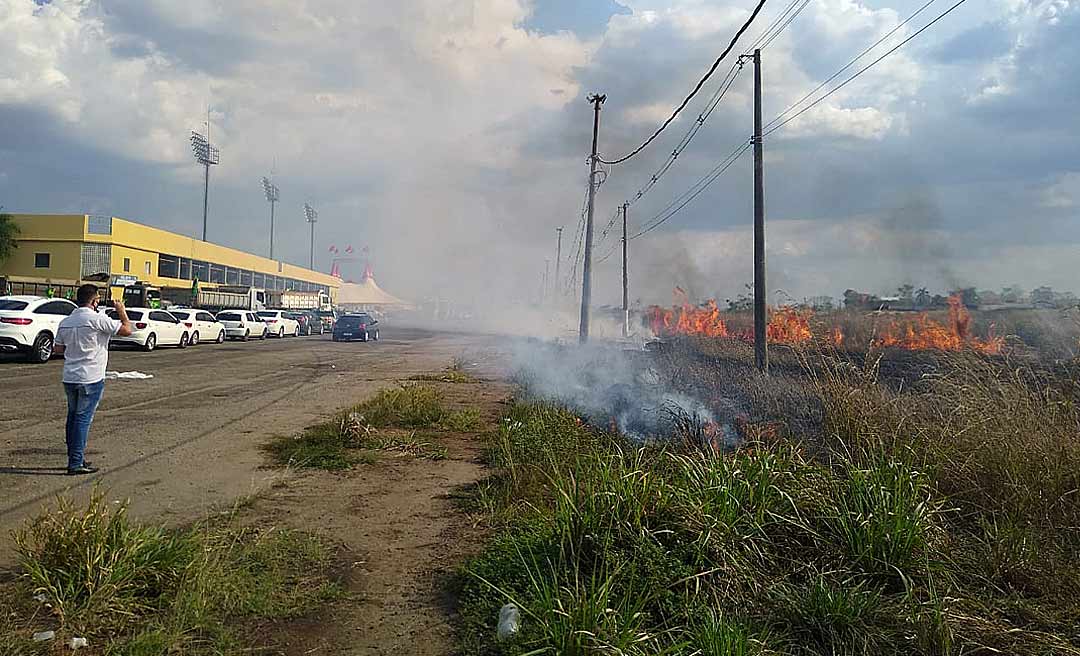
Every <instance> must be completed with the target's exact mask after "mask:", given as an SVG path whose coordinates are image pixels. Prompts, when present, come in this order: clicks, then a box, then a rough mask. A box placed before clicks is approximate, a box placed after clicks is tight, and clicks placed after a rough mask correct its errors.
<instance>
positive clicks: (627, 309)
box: [622, 203, 630, 337]
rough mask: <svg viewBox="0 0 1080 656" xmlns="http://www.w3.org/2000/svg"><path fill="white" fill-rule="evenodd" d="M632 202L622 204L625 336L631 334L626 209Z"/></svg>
mask: <svg viewBox="0 0 1080 656" xmlns="http://www.w3.org/2000/svg"><path fill="white" fill-rule="evenodd" d="M629 207H630V203H623V204H622V314H623V328H622V334H623V337H629V336H630V286H629V284H628V277H627V274H626V210H627V208H629Z"/></svg>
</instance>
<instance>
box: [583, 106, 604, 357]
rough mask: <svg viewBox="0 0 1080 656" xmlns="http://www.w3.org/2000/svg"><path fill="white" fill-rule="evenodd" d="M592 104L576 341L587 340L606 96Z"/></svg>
mask: <svg viewBox="0 0 1080 656" xmlns="http://www.w3.org/2000/svg"><path fill="white" fill-rule="evenodd" d="M587 100H588V101H589V102H591V103H592V104H593V126H592V154H591V155H589V207H588V215H587V217H586V219H585V264H584V266H583V267H582V270H581V325H580V326H579V329H578V341H580V342H581V343H582V344H584V343H585V342H587V341H589V305H590V304H591V303H592V242H593V207H594V205H595V202H596V164H597V161H596V138H597V134H598V133H599V131H600V105H603V104H604V101H605V100H607V96H601V95H598V94H595V93H594V94H593V95H591V96H589V97H588V99H587Z"/></svg>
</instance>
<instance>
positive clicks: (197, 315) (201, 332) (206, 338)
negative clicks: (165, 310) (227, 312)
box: [169, 308, 225, 346]
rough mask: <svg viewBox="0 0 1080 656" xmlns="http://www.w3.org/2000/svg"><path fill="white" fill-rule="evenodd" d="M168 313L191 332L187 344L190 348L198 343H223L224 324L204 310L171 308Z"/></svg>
mask: <svg viewBox="0 0 1080 656" xmlns="http://www.w3.org/2000/svg"><path fill="white" fill-rule="evenodd" d="M169 312H171V313H172V315H173V316H174V317H176V318H177V319H179V320H180V321H181V322H182V323H183V324H184V326H186V327H187V329H188V330H190V331H191V338H190V339H189V340H188V343H189V344H191V345H192V346H195V345H196V344H198V343H199V342H214V343H216V344H220V343H222V342H224V341H225V326H224V324H222V323H221V322H220V321H218V320H217V318H216V317H215V316H214V315H212V314H210V313H209V312H207V311H206V310H193V309H189V308H181V309H175V308H173V309H170V310H169Z"/></svg>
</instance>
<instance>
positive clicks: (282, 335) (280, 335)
mask: <svg viewBox="0 0 1080 656" xmlns="http://www.w3.org/2000/svg"><path fill="white" fill-rule="evenodd" d="M277 336H278V339H284V338H285V328H278V331H277Z"/></svg>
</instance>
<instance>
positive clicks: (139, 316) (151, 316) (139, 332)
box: [105, 308, 191, 351]
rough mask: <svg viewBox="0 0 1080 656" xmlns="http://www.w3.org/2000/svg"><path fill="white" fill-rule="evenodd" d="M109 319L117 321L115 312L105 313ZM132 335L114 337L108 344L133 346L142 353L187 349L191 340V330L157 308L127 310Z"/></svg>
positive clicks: (166, 312) (117, 317)
mask: <svg viewBox="0 0 1080 656" xmlns="http://www.w3.org/2000/svg"><path fill="white" fill-rule="evenodd" d="M105 314H107V315H108V316H109V317H111V318H113V319H119V318H120V317H119V315H117V313H116V310H114V309H112V308H109V309H108V310H106V311H105ZM127 315H128V319H130V320H131V330H132V333H131V334H130V335H127V336H125V337H121V336H119V335H114V336H113V337H112V338H111V339H109V343H110V344H135V345H136V346H138V347H140V348H142V350H144V351H153V350H154V349H156V348H157V347H159V346H178V347H180V348H187V345H188V343H189V342H190V340H191V329H190V328H188V327H187V326H185V325H184V323H183V322H182V321H180V320H179V319H177V318H176V317H174V316H173V315H172V313H171V312H168V311H166V310H159V309H157V308H128V309H127Z"/></svg>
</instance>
